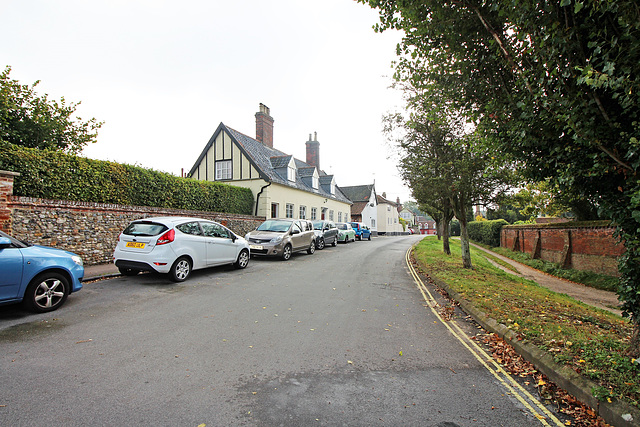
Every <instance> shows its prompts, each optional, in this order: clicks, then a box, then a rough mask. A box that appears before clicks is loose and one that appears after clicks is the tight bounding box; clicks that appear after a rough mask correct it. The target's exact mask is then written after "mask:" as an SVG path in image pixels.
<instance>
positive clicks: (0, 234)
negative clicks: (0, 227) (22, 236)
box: [0, 231, 31, 248]
mask: <svg viewBox="0 0 640 427" xmlns="http://www.w3.org/2000/svg"><path fill="white" fill-rule="evenodd" d="M0 237H6V238H7V239H9V240H11V246H12V247H14V248H26V247H28V246H31V245H30V244H29V243H27V242H23V241H21V240H18V239H16V238H14V237H11V236H9V235H8V234H7V233H3V232H2V231H0Z"/></svg>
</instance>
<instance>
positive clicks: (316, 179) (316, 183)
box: [311, 170, 320, 190]
mask: <svg viewBox="0 0 640 427" xmlns="http://www.w3.org/2000/svg"><path fill="white" fill-rule="evenodd" d="M319 185H320V178H319V177H318V172H317V171H315V170H314V171H313V176H312V177H311V186H312V187H313V189H314V190H317V189H318V186H319Z"/></svg>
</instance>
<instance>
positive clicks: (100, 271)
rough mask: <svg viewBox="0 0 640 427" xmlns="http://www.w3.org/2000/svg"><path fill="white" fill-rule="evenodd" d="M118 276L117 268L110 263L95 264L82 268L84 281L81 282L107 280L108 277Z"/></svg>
mask: <svg viewBox="0 0 640 427" xmlns="http://www.w3.org/2000/svg"><path fill="white" fill-rule="evenodd" d="M116 276H120V272H119V271H118V267H116V266H115V265H114V264H113V263H112V262H111V263H108V264H95V265H85V266H84V279H82V281H83V282H90V281H92V280H100V279H107V278H109V277H116Z"/></svg>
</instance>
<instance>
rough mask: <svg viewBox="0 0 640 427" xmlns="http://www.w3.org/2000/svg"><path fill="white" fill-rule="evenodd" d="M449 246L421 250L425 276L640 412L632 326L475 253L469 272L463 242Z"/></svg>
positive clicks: (607, 396)
mask: <svg viewBox="0 0 640 427" xmlns="http://www.w3.org/2000/svg"><path fill="white" fill-rule="evenodd" d="M450 243H451V253H452V254H453V255H450V256H447V255H445V254H444V253H443V252H442V242H441V241H438V240H436V239H424V240H422V241H421V242H420V243H419V244H418V245H417V246H416V248H415V250H414V257H415V259H416V260H417V261H418V263H419V265H420V266H421V269H422V271H423V272H424V273H426V274H428V275H429V276H431V277H433V278H437V279H439V280H442V281H443V282H445V283H446V284H447V285H448V286H449V287H451V289H453V290H454V291H456V292H458V293H459V294H461V295H462V296H463V297H464V298H466V299H468V300H469V301H471V302H472V303H473V304H474V305H475V306H476V307H477V308H479V309H480V310H483V311H484V312H485V313H490V315H491V317H492V318H493V319H494V320H496V321H498V322H499V323H503V324H505V325H507V326H508V327H509V328H510V329H512V330H513V331H514V332H516V333H517V334H519V338H520V339H522V340H524V341H525V342H528V343H530V344H533V345H536V346H538V347H539V348H541V349H543V350H545V351H547V352H548V353H549V354H551V355H552V356H553V357H554V359H555V360H556V362H558V363H561V364H565V365H567V366H569V367H571V368H572V369H573V370H574V371H576V372H578V373H579V374H581V375H583V376H585V377H586V378H588V379H590V380H592V381H594V382H596V383H597V384H599V387H598V388H597V389H596V390H594V395H595V396H596V397H598V398H600V399H603V400H613V399H620V400H624V401H626V402H627V403H629V404H631V405H634V406H636V407H640V379H639V378H640V360H635V359H631V358H629V357H627V356H625V355H624V350H625V349H626V347H627V344H628V342H629V340H630V336H631V332H632V326H631V324H630V323H629V322H628V321H627V320H625V319H623V318H622V317H620V316H617V315H615V314H612V313H610V312H607V311H605V310H600V309H597V308H594V307H591V306H588V305H586V304H583V303H581V302H579V301H576V300H574V299H573V298H571V297H568V296H566V295H562V294H557V293H555V292H553V291H551V290H549V289H547V288H544V287H541V286H538V285H537V284H536V283H535V282H532V281H529V280H525V279H521V278H518V277H516V276H513V275H511V274H508V273H505V272H504V271H502V270H500V269H499V268H497V267H495V266H493V265H492V264H491V263H490V262H489V261H488V260H487V259H486V258H485V256H484V255H483V252H481V251H480V250H479V249H475V248H473V247H472V248H471V259H472V263H473V266H474V269H472V270H471V269H464V268H463V267H462V259H461V257H460V255H459V254H460V243H459V241H455V240H453V241H451V242H450Z"/></svg>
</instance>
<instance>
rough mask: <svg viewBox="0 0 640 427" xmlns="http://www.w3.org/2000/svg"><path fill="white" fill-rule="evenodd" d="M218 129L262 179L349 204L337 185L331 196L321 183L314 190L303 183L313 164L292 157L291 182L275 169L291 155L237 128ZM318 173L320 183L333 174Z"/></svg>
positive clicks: (280, 166)
mask: <svg viewBox="0 0 640 427" xmlns="http://www.w3.org/2000/svg"><path fill="white" fill-rule="evenodd" d="M218 129H219V130H221V129H224V130H225V131H226V132H227V133H228V134H229V135H230V136H231V137H232V138H233V139H234V140H235V141H236V142H237V143H238V145H239V146H240V147H241V149H243V150H244V152H245V154H246V155H247V157H249V159H250V160H251V161H252V162H253V164H254V166H255V167H256V169H258V170H259V172H260V174H261V175H262V176H264V179H265V180H266V181H270V182H275V183H277V184H281V185H286V186H287V187H292V188H296V189H298V190H302V191H307V192H309V193H314V194H317V195H319V196H322V197H326V198H330V199H333V200H337V201H340V202H343V203H349V204H351V200H349V198H347V197H346V196H345V195H344V194H343V193H342V192H341V191H340V189H339V188H338V186H336V190H335V194H334V195H333V196H332V195H331V194H330V193H328V192H327V191H325V190H324V189H323V188H322V185H320V186H319V188H318V189H317V190H316V189H315V188H313V187H311V186H309V185H307V184H305V183H304V181H303V180H302V178H303V177H306V176H311V175H310V174H308V172H306V171H305V170H306V169H307V168H313V166H311V165H309V164H307V163H305V162H303V161H302V160H299V159H296V158H295V157H293V159H294V162H295V164H296V168H297V171H296V180H295V182H291V181H289V180H287V179H286V176H285V177H282V176H280V175H279V174H278V173H277V172H276V170H275V169H277V168H282V167H286V166H287V165H288V164H289V161H290V160H291V157H292V156H291V155H288V154H286V153H283V152H282V151H280V150H276V149H275V148H271V147H267V146H266V145H264V144H262V143H261V142H260V141H257V140H255V139H253V138H251V137H248V136H247V135H245V134H243V133H241V132H238V131H237V130H234V129H231V128H230V127H227V126H225V125H224V124H222V123H221V124H220V126H219V128H218ZM214 136H215V134H214ZM212 139H214V138H212ZM274 158H275V160H274ZM284 159H286V162H285V163H281V162H284V161H285V160H284ZM274 162H275V163H274ZM274 164H275V165H278V166H277V167H276V166H274ZM300 170H303V172H302V174H301V173H300ZM318 174H319V175H320V183H321V184H324V183H328V182H330V181H331V179H332V178H333V175H327V174H326V173H324V172H323V171H320V170H319V171H318ZM327 181H328V182H327Z"/></svg>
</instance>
